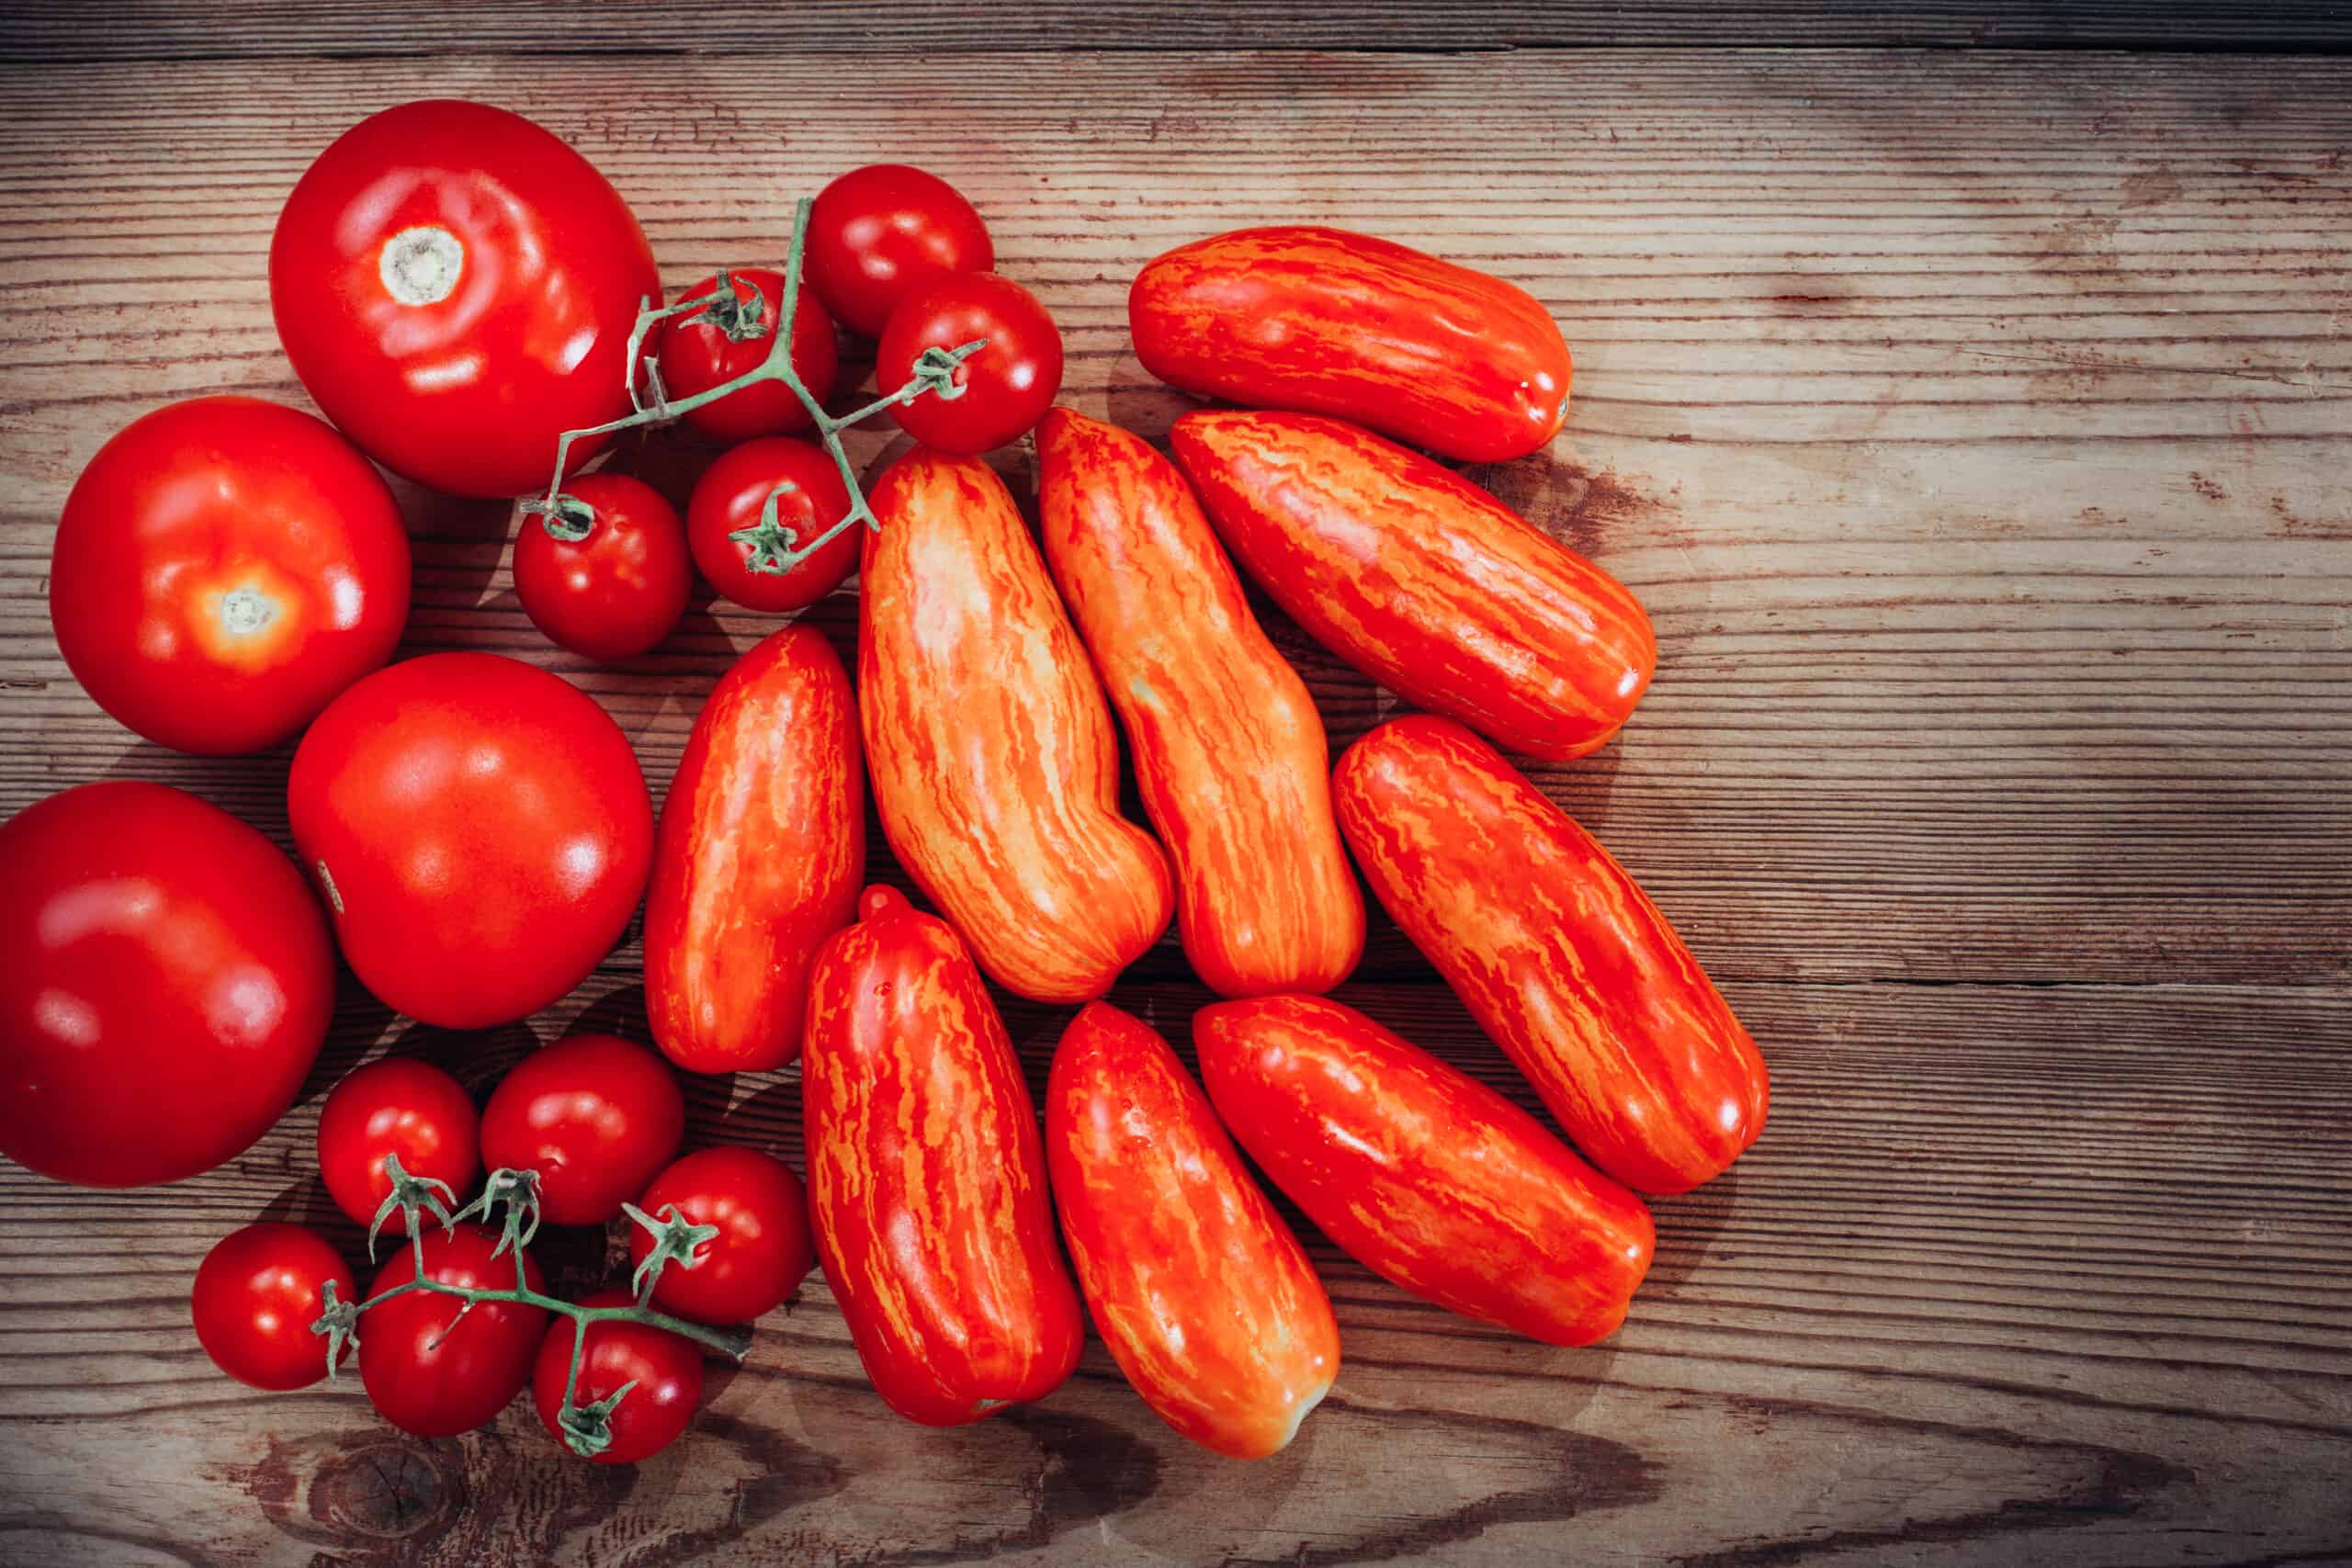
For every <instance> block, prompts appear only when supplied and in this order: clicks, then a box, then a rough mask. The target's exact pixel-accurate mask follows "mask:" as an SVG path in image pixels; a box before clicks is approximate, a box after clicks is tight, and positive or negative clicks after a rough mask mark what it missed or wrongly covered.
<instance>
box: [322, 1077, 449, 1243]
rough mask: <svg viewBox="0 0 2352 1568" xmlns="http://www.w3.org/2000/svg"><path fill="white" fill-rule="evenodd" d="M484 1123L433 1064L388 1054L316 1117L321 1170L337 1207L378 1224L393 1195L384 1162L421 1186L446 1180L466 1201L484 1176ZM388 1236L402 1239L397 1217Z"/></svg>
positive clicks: (341, 1087) (337, 1090) (339, 1088)
mask: <svg viewBox="0 0 2352 1568" xmlns="http://www.w3.org/2000/svg"><path fill="white" fill-rule="evenodd" d="M480 1126H481V1116H480V1115H479V1114H477V1113H476V1111H474V1102H473V1100H471V1099H470V1098H469V1097H468V1095H467V1093H466V1091H465V1090H464V1089H461V1088H459V1087H458V1080H457V1079H455V1078H453V1077H450V1076H449V1075H448V1074H447V1073H445V1072H443V1071H442V1070H441V1069H440V1068H438V1067H436V1066H434V1065H433V1064H432V1063H430V1062H420V1061H418V1060H416V1059H415V1058H414V1057H412V1056H386V1057H384V1058H383V1059H382V1060H380V1061H375V1062H370V1063H368V1065H367V1066H364V1067H359V1068H356V1069H355V1070H354V1071H352V1072H351V1073H350V1074H349V1075H347V1076H346V1077H345V1078H344V1080H343V1081H342V1082H341V1083H339V1084H337V1085H335V1086H334V1092H333V1093H332V1094H330V1095H328V1096H327V1102H326V1104H325V1106H324V1107H323V1108H322V1109H321V1110H320V1111H319V1172H320V1174H321V1175H322V1176H323V1177H324V1178H325V1179H326V1184H327V1196H328V1197H330V1198H333V1199H334V1206H335V1207H336V1208H338V1209H341V1210H342V1211H343V1212H344V1213H346V1214H348V1215H350V1216H351V1217H352V1218H353V1219H354V1220H356V1221H357V1222H358V1223H359V1224H363V1225H365V1224H373V1223H374V1222H375V1218H376V1211H377V1210H378V1209H379V1208H381V1207H382V1206H383V1202H384V1200H385V1199H386V1198H388V1197H390V1196H391V1191H392V1179H391V1178H390V1177H389V1176H387V1175H385V1174H384V1156H386V1155H398V1156H400V1160H401V1169H402V1170H404V1171H406V1172H407V1173H408V1174H409V1175H411V1176H413V1177H416V1178H418V1179H421V1180H428V1181H441V1182H447V1184H448V1187H449V1190H450V1191H452V1192H454V1193H456V1194H457V1195H458V1198H460V1199H463V1198H464V1197H465V1196H466V1195H467V1193H468V1192H469V1191H470V1190H472V1188H473V1184H474V1178H475V1177H477V1176H479V1175H481V1145H480V1137H479V1131H478V1130H479V1128H480ZM384 1225H385V1234H386V1235H390V1236H395V1237H397V1236H399V1235H402V1234H404V1233H403V1231H402V1227H401V1222H400V1217H399V1216H398V1215H397V1214H395V1215H394V1216H393V1217H392V1218H390V1219H389V1220H387V1221H385V1222H384Z"/></svg>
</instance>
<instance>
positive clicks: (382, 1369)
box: [322, 1224, 548, 1438]
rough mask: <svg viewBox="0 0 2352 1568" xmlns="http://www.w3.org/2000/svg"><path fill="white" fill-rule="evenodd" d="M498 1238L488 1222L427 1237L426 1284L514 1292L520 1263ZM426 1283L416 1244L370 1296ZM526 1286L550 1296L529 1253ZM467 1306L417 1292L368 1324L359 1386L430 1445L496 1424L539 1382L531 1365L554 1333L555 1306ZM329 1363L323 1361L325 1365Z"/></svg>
mask: <svg viewBox="0 0 2352 1568" xmlns="http://www.w3.org/2000/svg"><path fill="white" fill-rule="evenodd" d="M498 1239H499V1238H498V1236H497V1235H495V1234H494V1233H493V1232H492V1231H489V1230H486V1229H484V1228H483V1227H482V1226H481V1225H474V1224H461V1225H459V1226H458V1227H457V1228H456V1229H455V1230H450V1231H444V1230H443V1229H442V1228H441V1227H440V1226H439V1225H433V1226H430V1227H428V1228H427V1229H426V1230H425V1232H424V1278H425V1279H428V1280H438V1281H439V1282H440V1283H442V1284H444V1285H456V1286H458V1288H459V1289H461V1290H469V1291H511V1290H513V1289H514V1288H515V1256H514V1254H513V1253H512V1252H511V1251H510V1252H506V1253H502V1254H500V1255H499V1256H498V1257H496V1258H492V1256H491V1252H492V1249H493V1248H494V1247H497V1245H498ZM416 1277H417V1272H416V1247H415V1246H414V1245H413V1244H412V1245H410V1246H407V1247H401V1248H399V1249H398V1250H396V1251H395V1252H394V1253H393V1254H392V1258H391V1261H390V1262H389V1263H387V1264H385V1265H384V1267H383V1268H382V1269H379V1270H378V1272H377V1275H376V1279H375V1282H374V1283H373V1284H371V1285H369V1286H368V1295H369V1296H370V1297H374V1296H379V1295H381V1294H383V1293H384V1292H386V1291H388V1290H390V1289H391V1288H392V1287H393V1286H395V1285H404V1284H407V1283H408V1282H409V1281H410V1280H413V1279H415V1278H416ZM523 1279H524V1280H525V1282H526V1283H527V1284H528V1285H529V1286H530V1288H531V1289H532V1290H534V1291H538V1292H545V1291H546V1289H547V1276H546V1275H545V1274H543V1273H542V1272H540V1269H539V1263H538V1259H537V1258H533V1257H532V1256H531V1254H530V1251H529V1249H528V1248H525V1249H524V1252H523ZM461 1305H462V1303H460V1302H459V1301H458V1298H457V1297H456V1296H452V1295H445V1294H443V1293H441V1292H436V1291H410V1292H407V1293H406V1294H404V1295H400V1296H395V1297H393V1298H392V1299H391V1300H390V1301H388V1302H386V1303H383V1304H382V1305H381V1306H372V1307H369V1308H368V1311H367V1314H366V1315H364V1316H362V1317H361V1318H360V1320H359V1381H360V1382H361V1383H362V1384H363V1385H365V1386H366V1388H367V1390H368V1400H369V1401H370V1402H371V1403H372V1404H374V1405H375V1406H376V1409H377V1411H378V1413H379V1414H380V1415H381V1416H383V1417H384V1419H385V1420H387V1421H390V1423H391V1424H392V1425H393V1426H395V1427H399V1428H400V1429H401V1431H403V1432H408V1433H412V1434H413V1435H414V1436H416V1437H420V1438H454V1437H456V1436H457V1435H458V1433H460V1432H470V1431H472V1430H473V1429H474V1428H475V1427H480V1426H483V1425H485V1424H487V1423H488V1422H490V1421H492V1420H493V1419H495V1418H496V1416H497V1415H498V1413H499V1412H500V1411H502V1410H503V1409H505V1408H506V1406H507V1404H508V1402H509V1401H511V1400H513V1399H514V1397H515V1395H516V1394H518V1393H522V1392H523V1385H524V1384H525V1383H526V1382H529V1381H530V1379H531V1359H532V1357H533V1356H534V1355H536V1354H537V1350H538V1347H539V1337H540V1336H541V1335H543V1334H545V1333H546V1332H547V1323H548V1310H547V1309H546V1308H545V1307H536V1306H526V1305H525V1304H523V1303H520V1302H488V1303H482V1304H481V1305H478V1306H476V1307H475V1308H474V1309H473V1310H472V1311H470V1312H468V1313H467V1314H465V1317H464V1319H463V1320H462V1321H460V1320H459V1318H458V1308H459V1307H460V1306H461ZM322 1359H323V1358H322Z"/></svg>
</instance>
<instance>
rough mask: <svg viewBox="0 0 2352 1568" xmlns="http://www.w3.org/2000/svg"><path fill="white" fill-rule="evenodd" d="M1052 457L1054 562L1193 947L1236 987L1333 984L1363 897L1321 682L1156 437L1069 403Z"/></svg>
mask: <svg viewBox="0 0 2352 1568" xmlns="http://www.w3.org/2000/svg"><path fill="white" fill-rule="evenodd" d="M1037 464H1038V483H1037V491H1038V507H1039V511H1040V512H1041V513H1042V514H1043V517H1044V522H1045V526H1044V528H1043V530H1042V532H1043V535H1044V538H1045V546H1046V564H1047V565H1049V566H1050V567H1051V568H1052V569H1053V573H1054V581H1055V582H1056V583H1057V584H1058V585H1059V586H1060V588H1061V591H1062V598H1063V600H1064V601H1065V602H1067V603H1068V604H1069V608H1070V613H1071V615H1074V616H1076V617H1077V619H1078V625H1079V630H1080V632H1082V633H1083V634H1084V635H1085V637H1086V647H1087V651H1089V652H1090V653H1091V654H1092V655H1093V656H1094V668H1095V669H1096V671H1099V672H1100V673H1101V675H1102V677H1103V684H1104V686H1105V688H1106V689H1107V690H1108V691H1109V693H1110V695H1111V701H1112V704H1113V705H1114V706H1115V707H1117V709H1118V710H1119V717H1120V719H1121V720H1122V721H1123V722H1124V723H1125V727H1126V732H1127V742H1128V744H1129V746H1130V747H1131V748H1132V749H1133V750H1134V752H1135V763H1136V783H1137V784H1139V785H1140V786H1141V787H1142V791H1143V805H1144V810H1145V812H1146V814H1148V816H1149V817H1150V818H1151V825H1152V827H1153V828H1154V829H1156V830H1157V831H1158V832H1159V838H1160V841H1161V842H1162V843H1164V844H1166V845H1167V846H1168V854H1169V858H1170V861H1172V862H1173V863H1174V865H1175V870H1176V911H1177V928H1178V930H1179V931H1180V932H1181V933H1182V937H1183V942H1184V953H1185V956H1186V957H1188V958H1190V959H1191V960H1192V961H1193V968H1194V969H1196V970H1198V971H1199V972H1200V976H1201V978H1202V979H1204V980H1206V981H1207V982H1208V983H1209V987H1210V989H1212V990H1214V991H1216V992H1217V993H1218V994H1219V995H1220V996H1227V997H1247V996H1258V995H1261V994H1263V993H1266V992H1270V991H1324V990H1329V988H1330V987H1333V986H1336V985H1338V984H1339V983H1340V981H1341V980H1343V979H1345V978H1346V977H1347V975H1348V971H1350V970H1351V969H1353V968H1354V967H1355V965H1356V959H1357V958H1358V957H1359V956H1360V955H1361V954H1362V953H1363V895H1362V894H1361V893H1359V892H1358V891H1357V890H1356V879H1355V874H1354V873H1353V872H1351V871H1350V870H1349V869H1348V856H1347V852H1346V851H1345V850H1343V849H1341V848H1340V830H1339V829H1338V828H1337V827H1336V826H1335V825H1334V824H1333V822H1332V819H1331V779H1330V751H1329V747H1328V745H1327V743H1326V742H1325V740H1324V738H1323V720H1322V718H1321V716H1319V715H1317V713H1316V711H1315V702H1314V699H1313V698H1312V697H1310V696H1308V695H1307V694H1306V682H1304V681H1301V680H1300V679H1299V678H1298V672H1297V671H1295V670H1293V669H1292V668H1291V667H1290V665H1289V663H1288V662H1287V661H1285V660H1283V656H1282V655H1281V654H1280V653H1278V652H1276V651H1275V650H1274V645H1273V644H1272V643H1271V642H1269V641H1267V640H1266V634H1265V633H1264V632H1262V631H1261V630H1260V629H1259V627H1258V621H1257V617H1256V616H1254V615H1251V614H1250V604H1249V602H1248V601H1247V600H1246V599H1244V598H1243V597H1242V593H1241V581H1240V580H1239V579H1238V578H1237V577H1235V576H1234V574H1233V567H1232V564H1231V563H1230V562H1228V561H1227V559H1226V558H1225V552H1224V551H1223V550H1222V549H1220V548H1218V547H1217V542H1216V534H1214V533H1213V532H1211V531H1210V528H1209V525H1208V519H1206V518H1205V517H1203V516H1202V515H1201V508H1200V503H1199V502H1196V501H1194V500H1193V492H1192V491H1191V490H1190V489H1189V488H1187V487H1186V485H1185V483H1184V478H1183V476H1182V474H1179V473H1178V472H1177V471H1176V468H1175V465H1174V464H1172V463H1170V462H1169V461H1168V459H1167V458H1165V457H1161V456H1160V455H1159V453H1157V452H1155V451H1153V450H1152V449H1151V446H1150V445H1149V444H1148V443H1147V442H1145V441H1143V440H1142V439H1141V438H1139V437H1137V436H1134V435H1130V434H1127V433H1126V432H1125V431H1124V430H1121V429H1119V428H1118V427H1117V426H1115V425H1110V424H1104V423H1102V422H1101V421H1099V420H1091V419H1088V418H1087V417H1086V416H1085V415H1083V414H1080V413H1074V412H1071V411H1070V410H1069V409H1055V410H1054V411H1053V412H1050V413H1048V414H1046V418H1045V423H1042V424H1040V425H1038V427H1037Z"/></svg>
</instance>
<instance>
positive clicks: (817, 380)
mask: <svg viewBox="0 0 2352 1568" xmlns="http://www.w3.org/2000/svg"><path fill="white" fill-rule="evenodd" d="M727 276H728V279H729V282H731V283H732V284H733V285H734V286H735V287H734V290H733V293H734V297H735V299H737V300H738V301H740V302H741V308H740V309H736V310H727V309H725V308H724V307H723V306H722V307H721V308H719V309H718V310H717V312H716V313H713V311H711V310H700V311H696V312H695V313H693V314H690V315H684V316H673V317H672V318H671V319H670V320H669V321H668V322H667V323H665V325H664V328H663V331H662V355H661V363H662V390H663V391H665V392H667V393H668V394H669V396H670V398H671V400H673V401H675V400H680V399H684V398H690V397H693V396H695V394H696V393H700V392H707V391H708V390H710V389H712V388H713V387H717V386H721V385H723V384H725V383H726V382H729V381H732V380H733V379H735V378H736V377H738V376H741V375H743V374H744V373H746V372H747V371H752V370H756V369H758V368H759V367H760V366H761V365H763V363H765V362H766V360H767V356H768V354H769V351H770V350H771V349H773V348H774V347H775V322H776V315H777V312H779V311H780V310H783V309H784V275H783V274H782V273H780V272H773V271H770V270H769V269H768V268H766V267H759V266H747V267H737V268H733V269H730V270H729V273H728V275H727ZM716 293H718V277H717V276H710V277H706V278H704V279H703V280H702V281H701V282H700V283H697V284H695V286H694V287H693V288H689V289H687V290H686V292H685V293H684V295H683V296H681V298H683V299H694V298H695V297H696V296H699V295H704V294H716ZM753 326H756V327H758V328H760V329H763V330H760V331H757V332H752V333H751V335H749V336H744V337H736V336H734V335H733V333H737V332H743V331H746V330H747V329H749V328H751V327H753ZM792 370H793V374H795V375H797V376H798V377H799V378H800V383H801V385H802V386H805V387H807V388H808V389H809V396H810V397H812V398H814V399H816V400H818V401H819V402H820V403H821V402H823V401H824V400H826V399H827V398H830V397H831V396H832V395H833V383H834V381H835V380H836V379H837V378H839V376H840V374H841V350H840V348H839V347H838V346H837V345H836V344H834V342H833V319H832V318H831V316H829V315H827V314H825V307H824V305H823V304H822V303H821V302H820V300H819V299H818V298H817V291H816V290H815V289H814V288H809V285H808V281H807V280H806V279H805V278H804V279H803V280H802V282H801V288H800V297H799V299H797V301H795V303H794V305H793V308H792ZM686 423H688V424H691V425H693V426H694V427H695V429H696V430H699V431H701V432H702V433H703V434H706V435H715V436H717V437H718V439H720V440H721V441H749V440H751V439H752V437H754V436H759V435H784V434H789V433H791V432H793V431H796V430H806V429H807V428H808V427H809V410H808V409H807V407H806V406H804V405H803V404H802V403H801V401H800V400H799V399H798V398H796V397H794V396H793V395H792V389H791V388H789V387H787V386H786V385H785V384H784V383H783V382H781V381H762V382H759V383H757V384H756V385H753V386H750V387H745V388H743V389H741V391H735V392H729V393H728V394H727V396H725V397H723V398H721V399H719V400H718V401H717V402H715V403H706V404H704V405H703V406H702V407H701V408H698V409H695V410H693V411H692V412H689V413H688V414H687V415H686Z"/></svg>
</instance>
